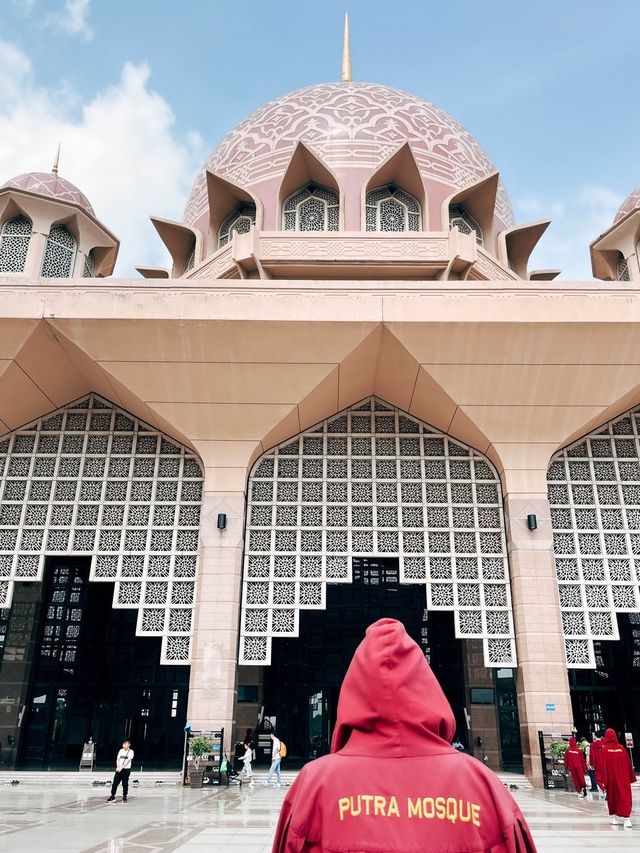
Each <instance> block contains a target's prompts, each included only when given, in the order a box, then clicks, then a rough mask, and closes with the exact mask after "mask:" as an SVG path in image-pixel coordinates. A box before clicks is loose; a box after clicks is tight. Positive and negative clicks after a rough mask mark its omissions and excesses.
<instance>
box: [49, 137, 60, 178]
mask: <svg viewBox="0 0 640 853" xmlns="http://www.w3.org/2000/svg"><path fill="white" fill-rule="evenodd" d="M59 166H60V143H59V142H58V150H57V151H56V156H55V157H54V159H53V166H52V167H51V174H52V175H55V176H56V177H57V175H58V168H59Z"/></svg>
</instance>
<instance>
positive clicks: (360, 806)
mask: <svg viewBox="0 0 640 853" xmlns="http://www.w3.org/2000/svg"><path fill="white" fill-rule="evenodd" d="M354 800H357V802H358V811H356V807H355V805H354ZM361 811H362V803H361V801H360V794H358V796H357V797H351V817H358V815H359V814H360V812H361Z"/></svg>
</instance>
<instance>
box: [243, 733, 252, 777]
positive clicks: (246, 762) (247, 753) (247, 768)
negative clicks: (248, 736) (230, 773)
mask: <svg viewBox="0 0 640 853" xmlns="http://www.w3.org/2000/svg"><path fill="white" fill-rule="evenodd" d="M252 759H253V745H252V744H251V742H249V743H245V745H244V755H243V756H242V773H241V777H242V781H243V782H244V781H248V782H249V785H250V786H251V785H253V770H252V769H251V761H252Z"/></svg>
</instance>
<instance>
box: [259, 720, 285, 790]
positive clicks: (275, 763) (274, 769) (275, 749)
mask: <svg viewBox="0 0 640 853" xmlns="http://www.w3.org/2000/svg"><path fill="white" fill-rule="evenodd" d="M271 740H272V742H273V743H272V746H271V767H270V768H269V772H268V774H267V778H266V779H265V780H264V782H263V783H262V784H263V785H268V784H269V782H270V781H271V777H272V776H273V774H274V773H275V774H276V786H277V787H278V788H281V787H282V777H281V776H280V762H281V760H282V757H281V755H280V740H279V739H278V738H277V737H276V735H275V733H272V734H271Z"/></svg>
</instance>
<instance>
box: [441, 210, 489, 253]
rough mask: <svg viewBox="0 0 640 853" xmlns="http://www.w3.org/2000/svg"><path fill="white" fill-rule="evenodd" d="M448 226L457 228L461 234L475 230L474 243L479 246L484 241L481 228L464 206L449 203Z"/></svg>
mask: <svg viewBox="0 0 640 853" xmlns="http://www.w3.org/2000/svg"><path fill="white" fill-rule="evenodd" d="M449 228H457V229H458V231H462V233H463V234H471V232H472V231H475V232H476V243H477V244H478V245H479V246H482V245H483V243H484V238H483V236H482V228H480V226H479V225H478V223H477V222H476V221H475V219H474V218H473V216H471V215H470V214H469V213H467V211H466V210H465V209H464V207H460V206H459V205H451V207H450V208H449Z"/></svg>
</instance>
